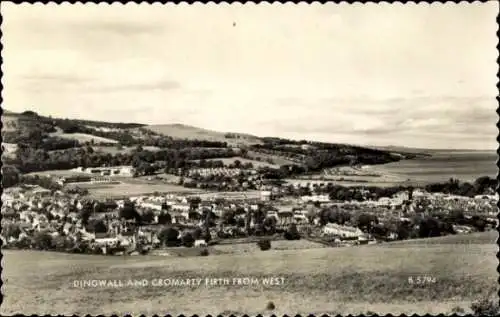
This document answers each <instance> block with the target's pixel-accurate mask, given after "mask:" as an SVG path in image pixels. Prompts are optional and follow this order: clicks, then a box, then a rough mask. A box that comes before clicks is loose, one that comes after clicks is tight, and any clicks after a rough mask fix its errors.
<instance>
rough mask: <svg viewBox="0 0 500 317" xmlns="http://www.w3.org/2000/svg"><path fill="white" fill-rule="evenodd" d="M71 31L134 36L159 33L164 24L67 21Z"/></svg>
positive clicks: (161, 31)
mask: <svg viewBox="0 0 500 317" xmlns="http://www.w3.org/2000/svg"><path fill="white" fill-rule="evenodd" d="M68 27H69V28H70V29H71V31H72V32H77V34H80V33H107V34H108V35H109V34H114V35H119V36H125V37H130V36H136V35H142V34H149V35H151V34H161V33H163V32H164V30H165V28H166V26H165V24H160V23H154V22H149V23H148V22H147V21H123V20H122V21H116V20H115V21H99V20H94V21H92V22H90V23H89V21H80V22H73V23H69V24H68Z"/></svg>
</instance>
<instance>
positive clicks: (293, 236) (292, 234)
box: [284, 223, 300, 240]
mask: <svg viewBox="0 0 500 317" xmlns="http://www.w3.org/2000/svg"><path fill="white" fill-rule="evenodd" d="M284 237H285V239H287V240H300V233H299V230H298V229H297V225H296V224H294V223H292V224H290V225H289V226H288V228H287V230H286V231H285V234H284Z"/></svg>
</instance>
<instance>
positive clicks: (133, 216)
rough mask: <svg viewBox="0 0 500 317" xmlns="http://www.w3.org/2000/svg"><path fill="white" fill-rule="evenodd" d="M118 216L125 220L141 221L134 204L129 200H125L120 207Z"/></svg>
mask: <svg viewBox="0 0 500 317" xmlns="http://www.w3.org/2000/svg"><path fill="white" fill-rule="evenodd" d="M120 218H124V219H126V220H135V221H136V222H141V220H142V219H141V215H140V214H139V213H138V212H137V210H136V208H135V204H134V203H133V202H131V201H130V200H127V201H125V203H124V205H123V207H122V209H121V210H120Z"/></svg>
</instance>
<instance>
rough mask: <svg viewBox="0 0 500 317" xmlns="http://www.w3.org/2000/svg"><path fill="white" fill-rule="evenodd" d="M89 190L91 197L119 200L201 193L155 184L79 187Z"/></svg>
mask: <svg viewBox="0 0 500 317" xmlns="http://www.w3.org/2000/svg"><path fill="white" fill-rule="evenodd" d="M79 186H80V187H83V188H87V189H88V191H89V195H90V196H91V197H94V198H97V199H100V198H114V197H116V198H118V197H124V196H138V195H147V194H152V193H154V192H158V193H167V192H172V193H174V192H175V193H181V192H182V193H193V192H199V191H200V190H199V189H192V188H185V187H183V186H179V185H172V184H158V183H157V184H153V183H143V184H141V183H128V182H126V181H122V182H121V183H120V184H109V185H108V184H91V185H79Z"/></svg>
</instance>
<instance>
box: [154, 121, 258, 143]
mask: <svg viewBox="0 0 500 317" xmlns="http://www.w3.org/2000/svg"><path fill="white" fill-rule="evenodd" d="M147 129H149V130H151V131H153V132H155V133H158V134H161V135H166V136H169V137H172V138H175V139H188V140H192V139H198V140H207V141H217V142H227V143H228V144H232V145H248V144H261V143H262V141H261V140H260V138H258V137H256V136H253V135H250V134H242V133H232V132H217V131H213V130H207V129H202V128H197V127H193V126H190V125H185V124H159V125H149V126H147Z"/></svg>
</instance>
